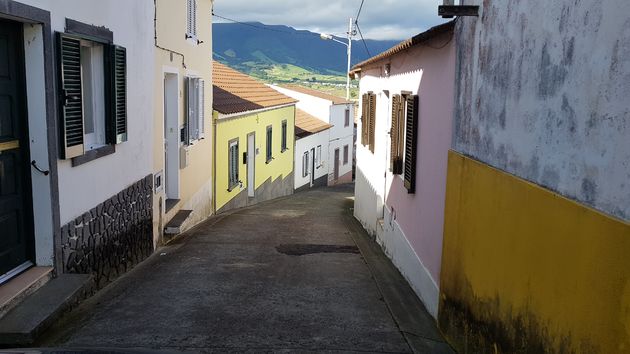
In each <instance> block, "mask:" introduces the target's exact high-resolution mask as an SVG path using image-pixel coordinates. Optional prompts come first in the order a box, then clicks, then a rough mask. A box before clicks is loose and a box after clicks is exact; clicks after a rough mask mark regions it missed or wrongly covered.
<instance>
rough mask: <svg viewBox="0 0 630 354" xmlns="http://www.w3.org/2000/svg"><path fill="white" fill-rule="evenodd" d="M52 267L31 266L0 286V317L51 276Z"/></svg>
mask: <svg viewBox="0 0 630 354" xmlns="http://www.w3.org/2000/svg"><path fill="white" fill-rule="evenodd" d="M52 271H53V268H52V267H32V268H30V269H29V270H27V271H25V272H24V273H22V274H20V275H18V276H16V277H15V278H13V279H11V280H9V281H8V282H7V283H5V284H2V286H0V318H2V317H3V316H4V315H6V314H7V313H8V312H9V311H11V310H12V309H13V308H14V307H15V306H17V305H18V304H20V303H21V302H22V301H23V300H24V299H25V298H27V297H28V296H29V295H31V294H33V293H34V292H36V291H37V290H38V289H39V288H41V287H42V286H43V285H44V284H46V283H47V282H48V281H49V280H50V279H51V278H52Z"/></svg>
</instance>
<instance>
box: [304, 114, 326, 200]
mask: <svg viewBox="0 0 630 354" xmlns="http://www.w3.org/2000/svg"><path fill="white" fill-rule="evenodd" d="M331 127H332V125H330V124H328V123H326V122H324V121H323V120H321V119H319V118H316V117H314V116H312V115H310V114H308V113H306V112H304V111H303V110H301V109H297V114H296V117H295V139H296V140H295V189H296V190H297V191H299V190H305V189H309V188H311V187H322V186H326V185H328V161H329V159H328V145H329V141H330V128H331Z"/></svg>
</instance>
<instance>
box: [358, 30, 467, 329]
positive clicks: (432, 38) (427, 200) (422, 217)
mask: <svg viewBox="0 0 630 354" xmlns="http://www.w3.org/2000/svg"><path fill="white" fill-rule="evenodd" d="M453 28H454V22H448V23H445V24H442V25H439V26H436V27H433V28H431V29H429V30H428V31H426V32H423V33H420V34H418V35H416V36H414V37H413V38H411V39H408V40H405V41H403V42H401V43H400V44H398V45H396V46H394V47H392V48H391V49H389V50H388V51H386V52H384V53H382V54H379V55H377V56H375V57H373V58H370V59H368V60H366V61H364V62H362V63H359V64H357V65H356V66H354V67H353V69H352V71H351V73H350V75H355V76H359V77H360V91H361V102H360V104H359V106H360V108H359V109H360V122H359V124H358V132H357V140H358V141H357V152H356V154H357V169H356V187H355V206H354V215H355V217H356V218H357V219H358V220H359V221H361V223H362V224H363V226H364V227H365V229H366V230H367V231H368V232H369V233H370V234H371V235H374V236H375V237H376V239H377V241H378V243H379V244H380V245H381V246H382V247H383V250H384V251H385V253H386V254H387V255H388V256H389V257H390V258H391V259H392V261H393V263H394V264H395V265H396V266H397V267H398V269H399V270H400V272H401V273H402V274H403V275H404V276H405V278H406V279H407V280H408V281H409V283H410V284H411V286H412V288H413V289H414V291H415V292H416V293H417V294H418V296H419V297H420V298H421V300H422V301H423V302H424V304H425V306H426V308H427V310H428V311H429V313H431V315H432V316H433V317H437V311H438V297H439V280H440V263H441V256H442V233H443V226H444V225H443V224H444V203H445V193H446V168H447V158H448V150H449V148H450V147H451V135H452V121H453V120H452V117H453V107H454V82H455V54H456V50H455V40H454V36H453Z"/></svg>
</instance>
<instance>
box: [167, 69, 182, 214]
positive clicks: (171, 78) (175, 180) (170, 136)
mask: <svg viewBox="0 0 630 354" xmlns="http://www.w3.org/2000/svg"><path fill="white" fill-rule="evenodd" d="M178 81H179V76H178V75H177V74H172V73H165V74H164V191H165V193H166V205H167V207H166V209H167V210H166V211H167V212H168V210H169V206H170V207H173V206H174V205H175V204H176V202H177V201H178V199H179V84H178Z"/></svg>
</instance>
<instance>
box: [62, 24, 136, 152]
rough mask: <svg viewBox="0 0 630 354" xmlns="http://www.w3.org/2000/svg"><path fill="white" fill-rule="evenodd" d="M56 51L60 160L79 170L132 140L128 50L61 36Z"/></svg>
mask: <svg viewBox="0 0 630 354" xmlns="http://www.w3.org/2000/svg"><path fill="white" fill-rule="evenodd" d="M73 24H74V25H75V27H76V26H83V27H86V26H87V25H82V24H78V25H77V24H76V22H73ZM57 51H58V55H57V58H58V70H59V75H58V76H59V90H58V92H59V109H60V145H61V149H60V152H61V158H62V159H73V165H75V160H74V159H75V158H79V157H81V159H80V161H81V162H80V163H85V162H87V161H90V160H92V159H94V158H98V157H101V156H105V155H106V154H107V153H113V152H114V151H115V150H114V149H113V145H115V144H119V143H122V142H124V141H127V139H128V127H127V53H126V50H125V48H124V47H120V46H116V45H113V44H111V43H110V42H109V41H107V40H103V41H97V40H94V39H93V38H92V37H89V38H88V37H83V36H81V35H76V34H67V33H57ZM109 146H111V147H112V148H111V149H109V148H108V147H109ZM106 148H107V150H104V149H106ZM104 151H107V153H105V152H104ZM77 161H78V160H77ZM80 163H79V164H80Z"/></svg>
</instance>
